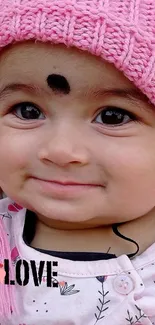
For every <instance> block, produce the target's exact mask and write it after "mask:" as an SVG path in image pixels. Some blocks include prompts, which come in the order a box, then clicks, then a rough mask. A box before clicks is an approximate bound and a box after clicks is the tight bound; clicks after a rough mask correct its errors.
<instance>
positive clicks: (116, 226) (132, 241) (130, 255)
mask: <svg viewBox="0 0 155 325" xmlns="http://www.w3.org/2000/svg"><path fill="white" fill-rule="evenodd" d="M121 224H122V223H116V224H114V225H112V230H113V232H114V234H115V235H116V236H118V237H120V238H122V239H124V240H127V241H129V242H131V243H134V244H135V245H136V247H137V250H136V252H135V253H131V254H128V255H127V256H128V257H129V258H133V257H134V256H135V255H137V253H138V252H139V245H138V244H137V242H136V241H135V240H133V239H131V238H129V237H126V236H124V235H122V234H121V233H120V232H119V231H118V227H119V226H120V225H121Z"/></svg>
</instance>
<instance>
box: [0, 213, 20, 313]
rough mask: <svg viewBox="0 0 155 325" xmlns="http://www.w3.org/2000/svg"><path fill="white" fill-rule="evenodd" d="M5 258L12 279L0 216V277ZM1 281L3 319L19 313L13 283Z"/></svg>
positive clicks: (11, 268) (6, 243)
mask: <svg viewBox="0 0 155 325" xmlns="http://www.w3.org/2000/svg"><path fill="white" fill-rule="evenodd" d="M5 259H7V260H8V261H9V268H10V269H9V274H10V278H11V279H14V278H15V277H14V270H13V265H12V261H11V251H10V247H9V243H8V239H7V235H6V232H5V226H4V224H3V221H2V219H1V218H0V260H1V264H0V267H1V269H0V274H1V277H2V276H3V275H5V271H4V269H2V266H3V263H4V260H5ZM3 272H4V273H3ZM0 280H1V279H0ZM2 282H3V281H1V283H0V316H2V317H4V318H5V319H6V318H7V319H10V318H11V315H12V313H13V314H14V315H18V314H19V310H18V307H17V305H16V299H15V286H13V285H6V284H5V283H4V282H3V283H2Z"/></svg>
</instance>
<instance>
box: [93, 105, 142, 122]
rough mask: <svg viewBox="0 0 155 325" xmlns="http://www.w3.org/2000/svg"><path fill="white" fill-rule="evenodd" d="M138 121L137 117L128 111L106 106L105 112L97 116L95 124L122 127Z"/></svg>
mask: <svg viewBox="0 0 155 325" xmlns="http://www.w3.org/2000/svg"><path fill="white" fill-rule="evenodd" d="M133 120H136V116H134V115H133V114H131V113H129V112H128V111H126V110H124V109H122V108H117V107H115V106H105V108H104V110H102V111H101V112H100V114H98V115H97V117H96V118H95V119H94V122H97V123H99V124H106V125H112V126H114V125H122V124H126V123H129V122H131V121H133Z"/></svg>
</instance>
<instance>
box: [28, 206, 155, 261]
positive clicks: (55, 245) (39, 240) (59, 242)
mask: <svg viewBox="0 0 155 325" xmlns="http://www.w3.org/2000/svg"><path fill="white" fill-rule="evenodd" d="M118 229H119V232H120V233H121V234H122V235H124V236H125V237H128V238H131V239H133V240H134V241H136V242H137V244H138V245H139V248H140V250H139V253H138V254H141V253H142V252H143V251H145V250H146V249H147V248H148V247H149V246H151V245H152V244H153V243H154V242H155V230H154V229H155V209H154V211H151V212H150V213H148V214H147V215H145V216H143V217H141V218H139V219H136V220H133V221H130V222H127V223H125V224H121V225H120V226H119V228H118ZM31 246H32V247H34V248H41V249H45V250H53V251H63V252H103V253H106V252H109V253H111V254H115V255H116V256H120V255H122V254H132V253H134V252H135V251H136V246H135V244H134V243H132V242H129V241H127V240H124V239H122V238H120V237H118V236H116V235H115V234H114V232H113V231H112V227H111V226H102V227H100V228H92V229H80V230H76V229H74V230H73V229H72V230H68V229H67V230H66V229H65V230H64V229H58V228H51V227H48V226H46V225H45V224H44V223H43V222H42V221H41V220H39V219H38V221H37V225H36V234H35V237H34V239H33V241H32V243H31Z"/></svg>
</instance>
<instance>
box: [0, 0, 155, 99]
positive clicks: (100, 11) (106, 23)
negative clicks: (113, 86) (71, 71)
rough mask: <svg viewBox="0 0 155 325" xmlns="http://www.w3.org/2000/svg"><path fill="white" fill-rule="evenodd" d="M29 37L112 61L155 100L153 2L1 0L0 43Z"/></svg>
mask: <svg viewBox="0 0 155 325" xmlns="http://www.w3.org/2000/svg"><path fill="white" fill-rule="evenodd" d="M32 39H34V40H38V41H42V42H50V43H62V44H65V45H66V46H75V47H77V48H78V49H81V50H84V51H88V52H90V53H92V54H93V55H96V56H99V57H101V58H102V59H105V60H107V61H109V62H112V63H114V65H115V66H116V67H117V68H118V69H119V70H121V71H123V72H124V74H125V75H126V76H127V78H128V79H130V80H131V81H133V82H134V84H135V85H136V86H137V87H138V88H139V89H140V90H141V91H142V92H143V93H145V94H146V95H147V96H148V98H149V99H150V100H151V101H152V103H154V104H155V0H0V47H1V48H3V47H5V46H6V45H8V44H10V43H14V42H20V41H25V40H32Z"/></svg>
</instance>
